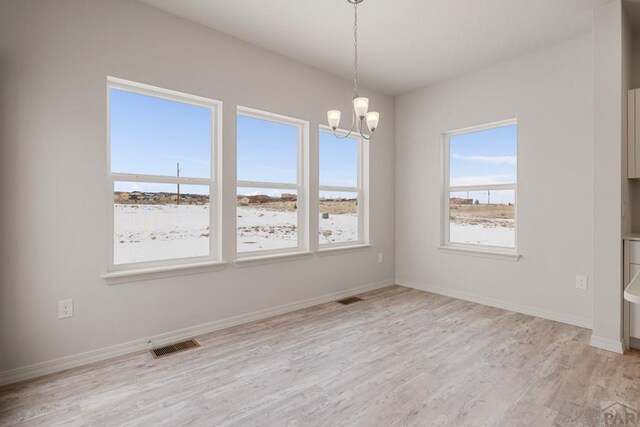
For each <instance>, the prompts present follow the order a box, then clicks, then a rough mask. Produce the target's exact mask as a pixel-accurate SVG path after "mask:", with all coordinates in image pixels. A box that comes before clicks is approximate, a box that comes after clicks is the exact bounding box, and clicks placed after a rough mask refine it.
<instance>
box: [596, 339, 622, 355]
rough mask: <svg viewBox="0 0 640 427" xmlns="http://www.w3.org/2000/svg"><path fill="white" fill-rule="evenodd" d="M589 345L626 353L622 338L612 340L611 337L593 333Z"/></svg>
mask: <svg viewBox="0 0 640 427" xmlns="http://www.w3.org/2000/svg"><path fill="white" fill-rule="evenodd" d="M589 345H590V346H591V347H596V348H599V349H602V350H609V351H613V352H614V353H619V354H623V353H624V343H623V342H622V341H621V340H612V339H609V338H603V337H598V336H596V335H591V340H590V341H589Z"/></svg>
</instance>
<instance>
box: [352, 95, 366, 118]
mask: <svg viewBox="0 0 640 427" xmlns="http://www.w3.org/2000/svg"><path fill="white" fill-rule="evenodd" d="M353 109H354V110H355V112H356V117H358V118H359V119H360V120H362V119H364V118H365V117H366V115H367V111H368V110H369V98H365V97H364V96H361V97H359V98H356V99H354V100H353Z"/></svg>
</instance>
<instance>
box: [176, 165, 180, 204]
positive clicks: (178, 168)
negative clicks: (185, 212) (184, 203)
mask: <svg viewBox="0 0 640 427" xmlns="http://www.w3.org/2000/svg"><path fill="white" fill-rule="evenodd" d="M176 176H177V177H178V178H180V162H178V163H176ZM178 204H180V183H178Z"/></svg>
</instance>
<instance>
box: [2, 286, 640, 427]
mask: <svg viewBox="0 0 640 427" xmlns="http://www.w3.org/2000/svg"><path fill="white" fill-rule="evenodd" d="M362 298H364V301H362V302H359V303H356V304H353V305H350V306H342V305H339V304H337V303H329V304H323V305H320V306H316V307H312V308H309V309H305V310H301V311H297V312H294V313H291V314H287V315H283V316H278V317H274V318H272V319H269V320H266V321H261V322H256V323H252V324H248V325H244V326H239V327H235V328H231V329H227V330H224V331H220V332H215V333H211V334H208V335H204V336H201V337H199V338H198V341H199V342H200V344H201V345H202V347H200V348H198V349H195V350H191V351H187V352H184V353H180V354H176V355H172V356H168V357H166V358H162V359H157V360H156V359H153V358H152V357H151V355H149V353H137V354H133V355H129V356H124V357H121V358H117V359H112V360H109V361H106V362H101V363H98V364H94V365H91V366H87V367H83V368H79V369H74V370H70V371H66V372H63V373H59V374H54V375H50V376H48V377H44V378H41V379H38V380H34V381H30V382H26V383H22V384H17V385H12V386H8V387H5V388H2V389H0V424H1V425H59V424H65V425H67V424H68V425H91V426H102V425H106V426H111V425H113V426H120V425H145V426H156V425H185V424H191V425H207V426H214V425H215V426H219V425H237V426H247V425H249V426H250V425H263V426H285V425H286V426H292V425H314V426H315V425H318V426H335V425H358V426H367V427H369V426H378V425H379V426H390V425H443V426H448V425H455V426H463V425H469V426H480V425H504V426H519V425H541V426H550V425H559V426H563V425H597V423H598V417H599V412H600V403H601V401H619V400H623V401H633V402H637V401H638V400H640V353H638V352H633V353H631V354H628V355H625V356H621V355H616V354H613V353H610V352H606V351H602V350H597V349H594V348H591V347H589V346H588V338H589V331H587V330H585V329H581V328H577V327H573V326H568V325H564V324H562V323H557V322H552V321H548V320H543V319H539V318H535V317H531V316H525V315H522V314H517V313H513V312H508V311H504V310H500V309H496V308H490V307H486V306H483V305H478V304H473V303H468V302H464V301H460V300H455V299H452V298H447V297H443V296H439V295H434V294H430V293H425V292H420V291H416V290H410V289H406V288H402V287H399V286H392V287H389V288H385V289H382V290H379V291H374V292H370V293H367V294H364V295H362Z"/></svg>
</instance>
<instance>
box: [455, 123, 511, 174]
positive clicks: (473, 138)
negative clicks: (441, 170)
mask: <svg viewBox="0 0 640 427" xmlns="http://www.w3.org/2000/svg"><path fill="white" fill-rule="evenodd" d="M517 140H518V127H517V125H510V126H504V127H499V128H494V129H487V130H484V131H480V132H471V133H466V134H462V135H456V136H452V137H451V138H450V142H449V155H450V164H451V167H450V182H451V185H452V186H454V185H481V184H509V183H515V182H516V177H517V174H516V159H517V158H516V153H517Z"/></svg>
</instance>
